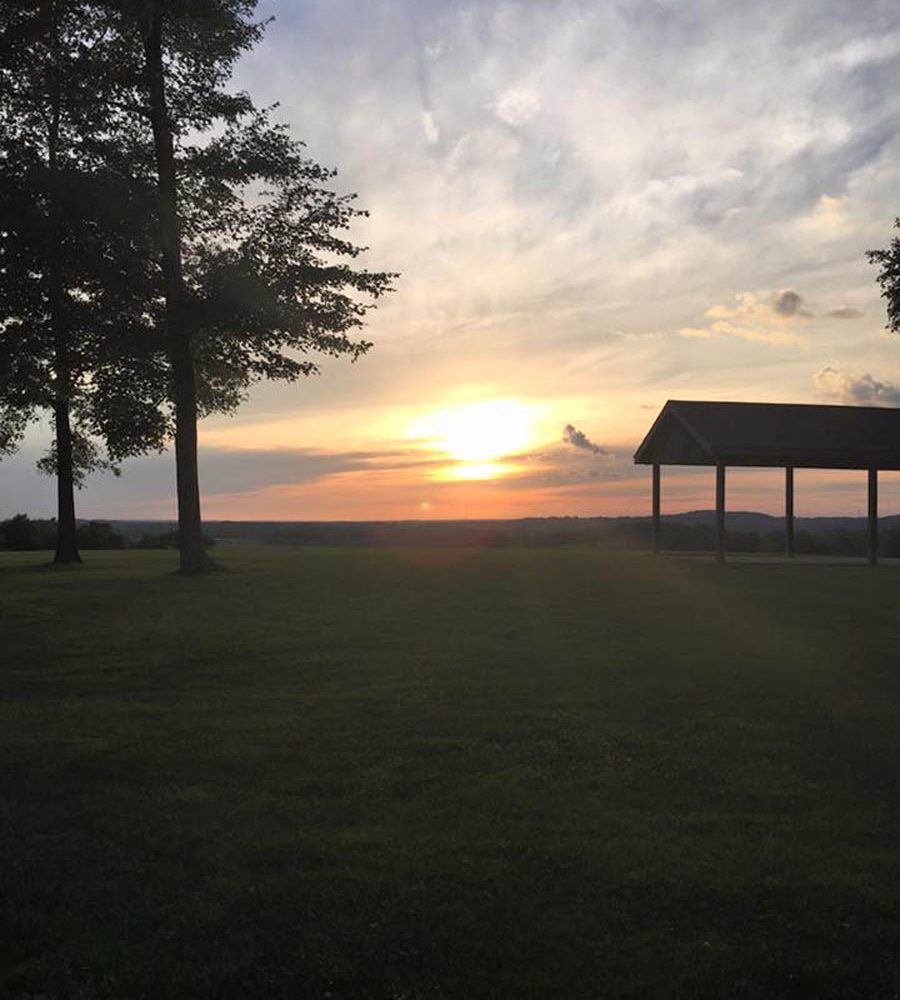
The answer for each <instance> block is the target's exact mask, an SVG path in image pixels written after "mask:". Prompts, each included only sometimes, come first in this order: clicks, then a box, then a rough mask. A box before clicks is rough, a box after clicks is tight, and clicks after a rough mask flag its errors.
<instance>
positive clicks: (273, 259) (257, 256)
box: [119, 0, 395, 573]
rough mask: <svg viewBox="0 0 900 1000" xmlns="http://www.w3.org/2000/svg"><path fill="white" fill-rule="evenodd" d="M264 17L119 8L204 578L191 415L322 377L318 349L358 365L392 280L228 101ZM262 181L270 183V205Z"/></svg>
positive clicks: (261, 126) (240, 4) (184, 550)
mask: <svg viewBox="0 0 900 1000" xmlns="http://www.w3.org/2000/svg"><path fill="white" fill-rule="evenodd" d="M255 6H256V0H191V2H190V3H181V2H178V3H176V2H174V0H123V2H122V3H121V4H120V6H119V9H120V11H121V12H122V15H123V18H122V21H121V25H120V33H121V39H122V45H123V51H122V57H123V59H122V61H123V64H125V65H128V64H131V65H132V66H135V67H137V66H138V65H139V66H140V71H138V69H137V68H136V69H135V72H134V76H133V79H134V81H135V87H136V93H135V100H136V101H137V102H138V104H139V105H140V111H139V114H140V115H142V117H143V119H144V120H145V122H147V123H149V126H150V135H151V139H152V150H153V156H154V163H155V173H156V182H157V208H156V222H157V227H158V228H157V233H158V252H159V262H160V271H161V275H162V298H163V305H164V311H163V317H162V318H163V322H164V327H165V334H166V345H167V363H168V373H169V387H170V403H171V406H172V412H173V417H174V428H175V453H176V471H177V491H178V527H179V540H180V565H181V571H182V572H183V573H199V572H204V571H205V570H207V569H208V568H209V566H210V561H209V559H208V557H207V555H206V553H205V552H204V549H203V544H202V523H201V514H200V487H199V478H198V468H197V418H198V415H199V414H201V413H202V412H207V411H209V410H212V409H229V408H232V407H234V406H236V405H237V404H238V403H239V401H240V399H241V395H242V392H243V390H244V389H246V387H247V386H248V385H249V384H250V383H251V382H253V381H255V380H256V379H259V378H278V379H288V380H293V379H296V378H298V377H300V376H301V375H309V374H312V373H314V372H316V371H317V370H318V369H317V366H316V364H315V362H313V361H311V360H310V359H309V358H307V357H305V355H306V354H308V353H309V352H311V351H318V352H324V353H327V354H331V355H341V354H347V355H349V356H350V357H351V358H352V359H356V358H357V357H359V356H360V355H361V354H363V353H365V351H367V350H368V349H369V347H370V346H371V345H370V344H369V343H367V342H365V341H354V340H353V339H352V338H351V336H350V334H351V333H352V332H353V331H354V330H355V328H357V327H359V326H361V325H362V321H363V317H364V315H365V313H366V312H367V310H368V309H369V308H372V304H373V302H374V300H375V299H377V298H378V297H379V296H380V295H381V294H383V293H384V292H385V291H387V290H388V289H389V288H390V287H391V282H392V280H393V278H394V277H395V275H393V274H390V273H386V272H368V271H365V270H358V269H354V268H352V267H351V266H350V265H349V264H348V263H346V259H347V258H349V259H352V258H355V257H357V256H358V254H359V253H360V252H361V248H358V247H356V246H354V245H353V244H352V243H350V242H348V241H347V240H344V239H342V238H341V237H340V235H339V234H340V231H341V230H345V229H347V228H348V226H349V225H350V223H351V221H352V219H353V218H354V217H355V216H357V215H360V214H363V213H361V212H359V211H358V210H356V209H354V208H353V207H352V205H351V201H352V197H350V196H338V195H336V194H334V193H332V192H330V191H329V190H327V189H326V188H325V187H323V184H324V182H326V181H328V180H330V179H331V177H332V176H333V172H331V171H328V170H325V169H324V168H322V167H319V166H318V165H316V164H314V163H313V162H312V161H310V160H308V159H306V158H305V157H304V156H303V154H302V147H301V145H300V144H299V143H297V142H294V141H292V140H291V139H290V137H289V136H288V134H287V132H286V130H285V129H284V128H282V127H279V126H278V125H275V124H273V123H272V122H271V120H270V118H269V115H268V114H267V113H266V112H260V111H258V110H256V109H255V108H254V106H253V104H252V102H251V100H250V98H249V97H248V96H247V95H246V94H229V93H228V92H226V90H225V89H224V87H225V84H226V83H227V81H228V79H229V77H230V74H231V71H232V68H233V65H234V63H235V61H236V60H237V58H238V57H239V56H240V55H241V53H242V52H244V51H245V50H246V49H247V48H249V47H250V46H252V45H253V44H254V43H255V42H256V41H258V40H259V38H260V37H261V34H262V25H261V24H259V23H255V22H253V21H252V20H251V15H252V13H253V11H254V9H255ZM204 133H205V134H206V136H207V137H208V138H206V140H205V141H201V140H200V139H198V136H202V135H203V134H204ZM136 160H137V161H140V160H141V157H136ZM260 184H264V185H266V186H267V187H266V189H265V190H264V191H262V192H261V193H260V192H259V191H258V190H256V189H257V188H258V186H259V185H260ZM251 191H253V193H254V197H253V199H251V198H250V197H249V194H250V192H251ZM297 353H299V354H300V355H301V357H299V358H298V357H296V354H297Z"/></svg>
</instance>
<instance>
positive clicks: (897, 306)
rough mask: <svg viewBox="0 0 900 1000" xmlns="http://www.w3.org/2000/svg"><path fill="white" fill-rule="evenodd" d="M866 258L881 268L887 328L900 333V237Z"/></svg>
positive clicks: (898, 224) (898, 222)
mask: <svg viewBox="0 0 900 1000" xmlns="http://www.w3.org/2000/svg"><path fill="white" fill-rule="evenodd" d="M894 228H895V229H900V218H897V219H895V220H894ZM866 257H868V258H869V263H870V264H877V265H879V266H880V268H881V270H880V271H879V272H878V277H877V278H876V281H877V282H878V284H879V285H881V295H882V297H883V298H885V299H887V318H888V322H887V328H888V329H889V330H890V331H891V332H892V333H900V236H895V237H894V238H893V239H892V240H891V242H890V244H889V245H888V247H887V249H885V250H869V251H868V253H867V254H866Z"/></svg>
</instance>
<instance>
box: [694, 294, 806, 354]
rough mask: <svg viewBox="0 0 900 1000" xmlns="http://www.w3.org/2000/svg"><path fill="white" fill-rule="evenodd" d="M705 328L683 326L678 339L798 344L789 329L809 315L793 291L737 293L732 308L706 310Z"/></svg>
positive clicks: (800, 341)
mask: <svg viewBox="0 0 900 1000" xmlns="http://www.w3.org/2000/svg"><path fill="white" fill-rule="evenodd" d="M705 315H706V318H707V319H708V320H709V322H708V323H707V325H706V326H700V327H698V326H685V327H682V328H681V329H680V330H679V331H678V333H679V335H680V336H682V337H715V336H724V337H737V338H739V339H742V340H755V341H759V342H761V343H766V344H781V345H789V344H797V345H799V344H802V343H803V338H802V337H801V336H800V335H799V334H797V333H796V332H795V331H794V330H793V329H791V327H792V326H793V325H794V324H795V322H796V321H797V320H799V319H808V318H810V317H811V316H812V313H811V312H809V310H807V309H806V308H805V307H804V305H803V298H802V296H801V295H799V294H798V293H797V292H795V291H793V289H787V290H786V291H782V292H775V293H773V294H771V295H769V296H760V295H757V294H756V293H754V292H741V293H740V294H738V295H736V296H735V304H734V305H716V306H711V307H710V308H709V309H707V310H706V314H705Z"/></svg>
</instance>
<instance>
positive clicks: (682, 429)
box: [634, 399, 900, 469]
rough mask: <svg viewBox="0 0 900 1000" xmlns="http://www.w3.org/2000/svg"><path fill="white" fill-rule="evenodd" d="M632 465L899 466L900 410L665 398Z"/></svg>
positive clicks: (820, 467) (835, 467)
mask: <svg viewBox="0 0 900 1000" xmlns="http://www.w3.org/2000/svg"><path fill="white" fill-rule="evenodd" d="M634 460H635V462H636V463H637V464H639V465H656V464H658V465H736V466H779V467H784V466H794V467H796V468H814V469H870V468H871V469H900V409H898V408H889V407H878V406H822V405H817V404H800V403H706V402H696V401H689V400H679V399H670V400H669V401H668V402H667V403H666V405H665V406H664V407H663V408H662V410H661V411H660V413H659V416H658V417H657V418H656V420H655V422H654V424H653V426H652V427H651V428H650V430H649V431H648V432H647V436H646V437H645V438H644V440H643V441H642V442H641V445H640V447H639V448H638V450H637V451H636V452H635V455H634Z"/></svg>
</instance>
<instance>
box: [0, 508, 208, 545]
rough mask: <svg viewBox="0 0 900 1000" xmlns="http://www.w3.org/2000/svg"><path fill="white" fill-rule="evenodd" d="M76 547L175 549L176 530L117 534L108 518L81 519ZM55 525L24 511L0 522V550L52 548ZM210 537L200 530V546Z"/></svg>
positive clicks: (55, 531) (55, 536)
mask: <svg viewBox="0 0 900 1000" xmlns="http://www.w3.org/2000/svg"><path fill="white" fill-rule="evenodd" d="M77 533H78V546H79V548H81V549H84V550H85V551H88V550H96V549H126V548H130V549H177V548H178V532H177V531H175V530H166V531H160V532H156V533H154V532H145V533H143V534H141V535H139V536H130V535H129V534H128V533H127V532H126V533H120V532H119V531H117V530H116V529H115V528H114V527H113V525H112V524H111V523H110V522H109V521H82V522H80V523H79V524H78V526H77ZM57 535H58V525H57V522H56V521H55V520H53V519H47V520H41V519H35V520H32V519H31V518H30V517H28V515H27V514H16V516H15V517H11V518H9V519H8V520H6V521H0V549H5V550H7V551H9V552H37V551H40V550H42V549H49V550H51V551H52V550H53V549H55V548H56V543H57ZM215 544H216V542H215V539H214V538H212V536H210V535H208V534H206V533H204V535H203V545H204V547H205V548H212V547H213V546H214V545H215Z"/></svg>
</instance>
